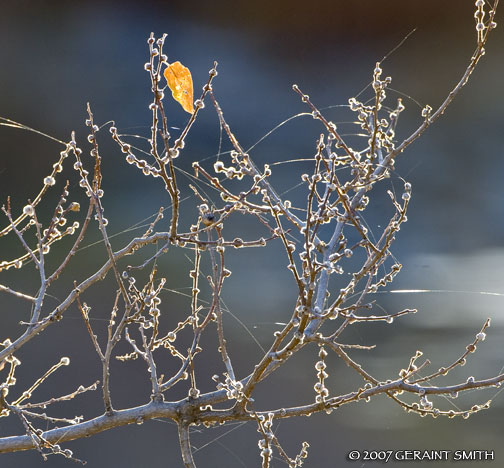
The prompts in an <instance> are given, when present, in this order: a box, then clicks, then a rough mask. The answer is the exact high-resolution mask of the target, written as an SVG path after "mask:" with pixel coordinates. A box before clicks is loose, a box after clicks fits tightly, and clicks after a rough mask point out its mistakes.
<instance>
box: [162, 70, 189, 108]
mask: <svg viewBox="0 0 504 468" xmlns="http://www.w3.org/2000/svg"><path fill="white" fill-rule="evenodd" d="M164 77H165V78H166V81H167V82H168V87H169V88H170V89H171V92H172V96H173V99H175V101H177V102H178V103H179V104H180V105H181V106H182V108H183V109H184V110H185V111H186V112H189V114H192V113H193V112H194V107H193V82H192V76H191V72H190V71H189V68H187V67H184V65H182V64H181V63H180V62H173V63H170V64H169V65H168V66H167V67H166V69H165V71H164Z"/></svg>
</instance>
